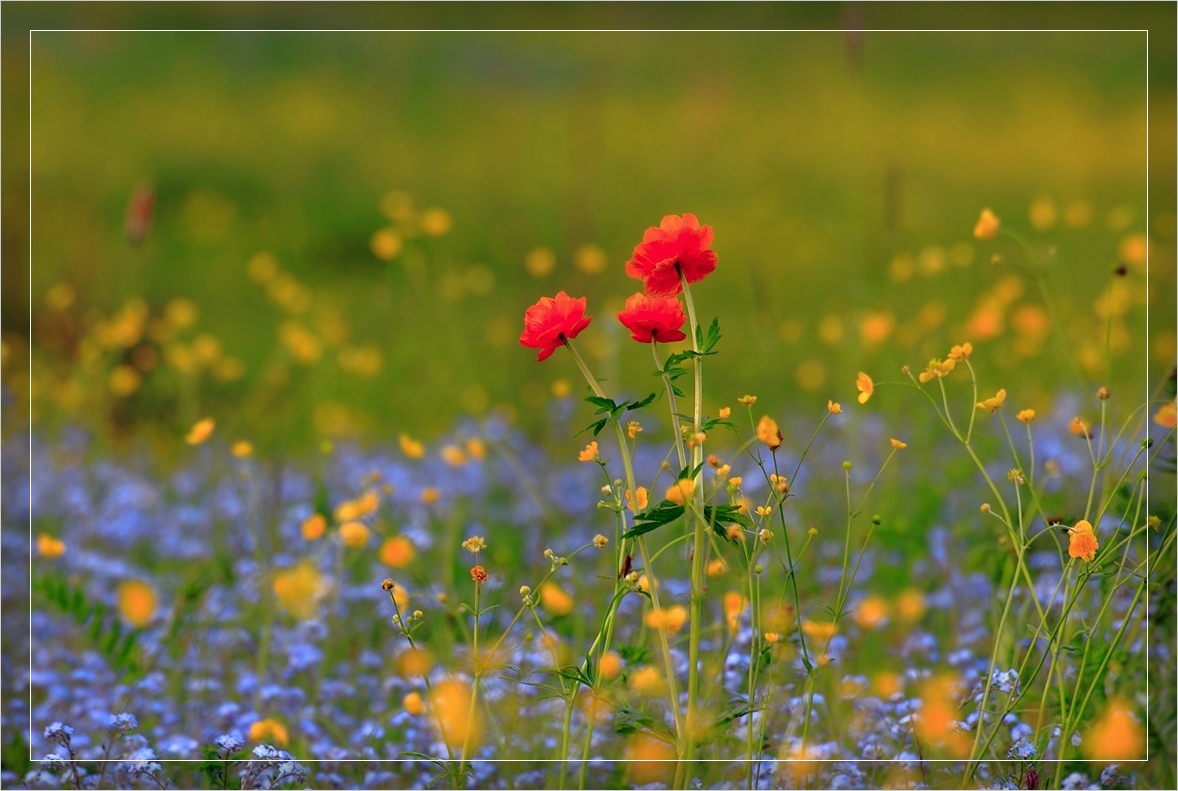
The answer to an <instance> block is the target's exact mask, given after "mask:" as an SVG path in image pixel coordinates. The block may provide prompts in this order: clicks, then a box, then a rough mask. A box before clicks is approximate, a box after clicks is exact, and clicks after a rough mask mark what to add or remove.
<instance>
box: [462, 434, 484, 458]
mask: <svg viewBox="0 0 1178 791" xmlns="http://www.w3.org/2000/svg"><path fill="white" fill-rule="evenodd" d="M466 452H467V453H468V454H469V455H470V457H471V458H472V459H474V460H475V461H482V460H483V459H485V458H486V457H487V446H486V444H485V443H484V442H483V441H482V440H481V439H478V438H475V439H468V440H467V441H466Z"/></svg>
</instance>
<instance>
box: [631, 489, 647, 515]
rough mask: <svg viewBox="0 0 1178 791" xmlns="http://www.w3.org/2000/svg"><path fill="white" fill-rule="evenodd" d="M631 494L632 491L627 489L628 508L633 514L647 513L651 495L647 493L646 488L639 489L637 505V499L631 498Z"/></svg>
mask: <svg viewBox="0 0 1178 791" xmlns="http://www.w3.org/2000/svg"><path fill="white" fill-rule="evenodd" d="M631 494H632V493H631V492H630V490H629V489H627V490H626V506H627V507H629V509H630V510H631V511H632V512H633V513H640V512H642V511H645V510H646V506H647V505H648V504H649V502H650V496H649V493H648V492H647V491H646V487H645V486H639V487H638V497H637V503H635V498H634V497H631V496H630V495H631ZM635 506H637V507H635Z"/></svg>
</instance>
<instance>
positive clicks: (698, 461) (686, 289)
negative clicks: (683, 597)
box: [679, 269, 708, 772]
mask: <svg viewBox="0 0 1178 791" xmlns="http://www.w3.org/2000/svg"><path fill="white" fill-rule="evenodd" d="M679 282H680V283H681V284H682V286H683V302H684V304H685V305H686V306H687V321H688V324H689V326H690V328H691V348H692V350H693V351H695V352H696V353H697V354H698V353H699V351H700V348H699V321H698V320H697V319H696V315H695V302H694V301H693V300H692V298H691V287H690V286H688V284H687V276H686V275H684V274H683V270H682V269H680V270H679ZM692 362H693V364H694V366H695V411H694V412H693V413H692V419H693V420H694V423H695V425H694V426H692V432H693V433H698V432H701V431H703V422H704V418H703V410H704V403H703V397H704V370H703V358H702V357H695V358H694V359H693V360H692ZM703 453H704V450H703V445H702V444H701V443H700V442H698V441H697V442H695V443H693V445H692V449H691V466H692V469H693V470H694V469H695V468H697V467H700V466H702V464H703ZM702 483H703V472H702V470H701V471H700V472H699V473H696V476H695V492H694V493H693V496H692V497H693V499H694V500H695V504H696V508H697V509H698V510H699V516H698V518H697V519H695V520H693V521H694V531H693V538H692V544H691V629H690V633H689V636H688V666H687V726H688V729H692V728H694V727H695V726H696V725H697V723H696V718H697V716H698V715H697V712H696V707H697V706H698V702H699V643H700V631H701V627H702V625H703V624H702V621H703V600H704V595H705V592H704V553H705V551H706V548H705V542H706V539H707V530H708V525H707V523H706V521H705V520H704V519H703V507H704V501H703V496H704V492H703V486H702ZM694 758H695V739H694V738H693V737H692V736H691V734H690V733H689V734H687V750H686V764H687V765H686V766H685V767H684V771H686V772H690V771H691V762H692V760H693V759H694Z"/></svg>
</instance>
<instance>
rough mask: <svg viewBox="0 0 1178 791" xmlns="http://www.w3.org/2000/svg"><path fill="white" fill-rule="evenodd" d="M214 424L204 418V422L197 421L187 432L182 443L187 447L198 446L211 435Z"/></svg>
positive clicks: (207, 418) (211, 420) (209, 419)
mask: <svg viewBox="0 0 1178 791" xmlns="http://www.w3.org/2000/svg"><path fill="white" fill-rule="evenodd" d="M215 426H216V422H215V421H214V420H213V419H212V418H211V417H206V418H205V419H204V420H200V421H197V423H196V424H195V425H194V426H193V427H192V428H191V429H189V431H188V436H186V437H185V438H184V441H185V442H187V443H188V444H189V445H199V444H200V443H202V442H204V441H205V440H206V439H208V438H209V437H210V436H212V434H213V428H214V427H215Z"/></svg>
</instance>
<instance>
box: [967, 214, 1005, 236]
mask: <svg viewBox="0 0 1178 791" xmlns="http://www.w3.org/2000/svg"><path fill="white" fill-rule="evenodd" d="M1001 226H1002V221H1001V220H999V219H998V217H997V216H996V215H995V214H994V212H992V211H990V210H989V209H982V213H981V215H979V216H978V221H977V224H976V225H974V227H973V236H974V238H975V239H980V240H983V241H985V240H986V239H993V238H994V237H995V236H997V235H998V229H999V228H1000V227H1001Z"/></svg>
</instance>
